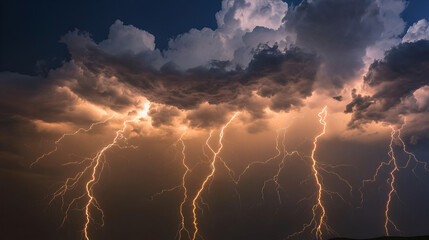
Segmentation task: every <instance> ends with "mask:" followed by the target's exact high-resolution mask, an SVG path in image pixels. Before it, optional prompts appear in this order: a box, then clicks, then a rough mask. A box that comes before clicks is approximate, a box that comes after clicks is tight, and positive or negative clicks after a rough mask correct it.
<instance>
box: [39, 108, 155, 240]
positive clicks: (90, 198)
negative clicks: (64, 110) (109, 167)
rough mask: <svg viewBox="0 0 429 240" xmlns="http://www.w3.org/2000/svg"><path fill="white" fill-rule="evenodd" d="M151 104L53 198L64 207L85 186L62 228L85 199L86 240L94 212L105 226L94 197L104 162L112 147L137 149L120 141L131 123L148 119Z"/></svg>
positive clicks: (73, 203)
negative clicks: (73, 210)
mask: <svg viewBox="0 0 429 240" xmlns="http://www.w3.org/2000/svg"><path fill="white" fill-rule="evenodd" d="M149 104H150V103H147V104H145V109H144V110H143V111H141V112H139V114H138V115H137V116H136V117H135V118H133V119H130V120H125V121H123V122H122V128H121V129H119V130H117V131H116V133H115V137H114V138H113V140H112V142H111V143H109V144H107V145H106V146H104V147H103V148H102V149H101V150H100V151H98V152H97V153H96V154H95V156H94V157H93V158H85V159H84V160H83V161H82V162H80V163H79V164H82V163H84V162H87V161H89V162H90V163H89V164H88V165H87V166H86V167H85V168H84V169H83V170H82V171H80V172H78V173H77V174H76V175H75V176H74V177H69V178H67V179H66V181H65V182H64V184H63V185H62V186H61V187H60V188H59V189H58V190H57V191H56V192H55V193H54V194H53V197H52V199H51V201H50V203H52V202H53V201H54V200H55V199H57V198H61V202H62V206H63V205H64V198H65V195H66V194H67V193H68V192H69V191H71V190H73V189H74V188H75V187H76V186H77V185H79V184H83V185H84V193H83V194H81V195H80V196H78V197H75V198H73V199H72V200H71V201H70V202H69V204H68V206H67V208H66V210H65V214H64V218H63V221H62V223H61V226H62V225H64V223H65V221H66V220H67V218H68V213H69V211H70V210H71V208H72V206H74V205H76V204H77V203H78V201H79V200H81V199H84V198H85V199H87V200H86V203H85V204H84V208H83V211H84V213H85V224H84V226H83V229H82V232H83V235H84V238H85V240H90V236H89V233H88V230H89V226H90V224H91V222H93V221H94V219H95V218H94V216H93V210H96V211H98V213H99V214H100V215H101V221H102V223H101V226H103V225H104V212H103V210H102V209H101V207H100V205H99V203H98V201H97V199H96V198H95V196H94V186H95V185H96V184H97V183H98V181H99V180H100V175H101V173H102V171H103V168H104V164H105V162H104V161H105V160H104V158H105V154H106V152H107V151H108V150H109V149H111V148H112V147H119V148H121V149H123V148H129V147H131V148H136V147H135V146H125V147H123V146H120V145H119V141H120V140H126V138H125V136H124V133H125V130H126V128H127V127H128V125H129V123H131V122H138V121H139V120H140V119H141V118H142V117H147V113H148V110H149V106H150V105H149ZM112 118H113V116H112V117H110V118H108V119H106V120H105V121H103V122H97V123H94V124H92V125H91V126H90V127H89V128H88V129H83V128H81V129H79V130H77V131H76V132H75V133H73V134H64V135H62V136H61V137H60V138H59V139H58V140H57V141H56V142H55V144H56V145H57V144H58V143H59V142H60V141H61V140H62V139H63V138H64V137H65V136H69V135H76V134H78V133H80V132H83V131H84V132H88V131H90V130H91V129H92V128H93V127H94V126H96V125H98V124H102V123H105V122H107V121H108V120H110V119H112ZM56 149H57V147H56ZM56 149H55V150H53V151H51V152H49V153H46V154H44V155H42V156H41V157H39V158H38V159H37V160H36V162H35V163H37V161H39V160H40V159H42V158H44V157H46V156H49V155H50V154H52V153H53V152H55V151H56ZM35 163H34V164H35ZM34 164H33V165H34ZM86 175H89V179H88V180H87V181H86V182H85V181H84V180H83V178H84V176H86Z"/></svg>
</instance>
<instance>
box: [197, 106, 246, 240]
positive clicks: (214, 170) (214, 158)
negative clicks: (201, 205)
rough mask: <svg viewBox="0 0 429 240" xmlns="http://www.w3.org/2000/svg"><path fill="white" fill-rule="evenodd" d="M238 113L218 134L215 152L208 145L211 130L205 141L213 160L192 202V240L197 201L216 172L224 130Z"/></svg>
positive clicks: (233, 117) (234, 116)
mask: <svg viewBox="0 0 429 240" xmlns="http://www.w3.org/2000/svg"><path fill="white" fill-rule="evenodd" d="M239 113H240V112H236V113H234V115H233V116H232V117H231V119H229V121H228V122H227V123H226V124H225V125H224V126H223V127H222V128H221V130H220V133H219V142H218V149H217V151H215V150H214V149H213V148H212V147H211V146H210V144H209V140H210V138H211V136H212V134H213V130H212V131H210V136H209V138H207V140H206V145H207V147H208V148H209V149H210V150H211V151H212V153H213V158H212V159H211V163H210V169H211V171H210V173H209V174H208V175H207V176H206V178H205V179H204V181H203V183H202V185H201V187H200V189H199V190H198V192H197V194H196V195H195V197H194V199H193V200H192V206H193V209H192V214H193V224H194V234H193V237H192V240H195V239H196V238H197V235H198V231H199V229H198V218H197V208H198V203H197V201H198V199H200V197H201V194H202V192H203V191H204V189H205V187H206V185H207V183H208V182H209V181H210V179H211V178H212V177H213V176H214V174H215V172H216V160H217V159H218V155H219V153H220V152H221V151H222V148H223V143H222V140H223V136H224V131H225V129H226V128H227V127H228V126H229V125H230V124H231V122H232V121H233V120H234V119H235V118H236V117H237V115H238V114H239Z"/></svg>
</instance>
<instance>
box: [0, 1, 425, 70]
mask: <svg viewBox="0 0 429 240" xmlns="http://www.w3.org/2000/svg"><path fill="white" fill-rule="evenodd" d="M221 2H222V1H221V0H174V1H136V0H121V1H118V0H104V1H100V0H94V1H84V0H75V1H64V0H43V1H32V0H3V1H1V3H0V4H1V8H0V11H1V12H0V71H12V72H20V73H25V74H38V73H43V72H45V71H46V70H47V69H49V68H51V67H55V66H58V65H60V64H61V61H62V60H63V59H65V58H67V56H68V53H67V50H66V48H65V45H64V44H61V43H59V42H58V41H59V39H60V37H61V36H62V35H64V34H65V33H67V32H68V31H71V30H74V29H75V28H77V29H80V30H84V31H87V32H89V33H91V34H92V37H93V38H94V39H95V40H96V41H101V40H103V39H105V38H106V37H107V34H108V31H109V26H110V25H111V24H112V23H113V22H114V21H115V20H116V19H120V20H122V21H123V22H124V23H125V24H132V25H134V26H136V27H138V28H140V29H144V30H146V31H148V32H150V33H152V34H153V35H155V38H156V45H157V47H158V48H161V49H165V48H166V47H167V43H168V40H169V39H170V38H172V37H174V36H176V35H177V34H180V33H184V32H186V31H188V30H189V29H190V28H198V29H199V28H202V27H210V28H215V27H216V19H215V13H216V12H217V11H219V10H220V8H221ZM286 2H288V3H291V2H294V3H295V4H297V3H299V2H300V0H289V1H286ZM428 13H429V1H426V0H410V1H409V6H408V7H407V9H406V10H405V12H404V13H403V17H404V19H405V20H406V22H407V24H408V25H410V24H412V23H414V22H415V21H417V20H419V19H422V18H427V17H428V15H429V14H428ZM38 62H39V64H37V63H38Z"/></svg>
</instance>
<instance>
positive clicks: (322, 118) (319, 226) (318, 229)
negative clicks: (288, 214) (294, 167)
mask: <svg viewBox="0 0 429 240" xmlns="http://www.w3.org/2000/svg"><path fill="white" fill-rule="evenodd" d="M326 108H327V106H325V107H324V108H323V109H322V111H320V112H319V113H318V114H317V116H318V117H319V123H320V124H321V125H322V126H323V129H322V132H321V133H320V134H319V135H317V136H316V137H315V138H314V141H313V150H312V151H311V156H310V158H311V160H312V165H311V168H312V171H313V176H314V180H315V181H316V186H317V201H316V203H315V204H314V205H313V207H312V211H313V217H312V219H311V221H310V222H309V223H307V224H304V226H303V229H302V230H301V231H299V232H296V233H293V234H291V235H289V236H288V238H291V237H294V236H297V235H300V234H302V233H303V232H304V231H305V230H306V229H307V228H308V227H310V226H314V227H313V229H312V230H311V232H312V233H313V232H314V233H315V238H316V239H323V228H325V229H326V230H327V231H328V232H331V229H330V227H329V226H328V225H327V224H326V221H325V218H326V208H325V206H324V204H323V201H322V193H323V192H326V191H327V190H325V189H324V188H323V185H322V182H321V176H320V173H319V171H318V168H319V163H318V162H317V160H316V158H315V153H316V150H317V143H318V141H319V138H320V137H322V136H323V135H325V133H326V125H327V124H326V116H327V115H328V112H327V110H326ZM328 193H329V192H328ZM317 211H319V212H320V214H318V213H317ZM318 215H320V216H319V217H317V216H318Z"/></svg>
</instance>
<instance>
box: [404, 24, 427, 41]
mask: <svg viewBox="0 0 429 240" xmlns="http://www.w3.org/2000/svg"><path fill="white" fill-rule="evenodd" d="M422 39H429V23H428V21H426V19H421V20H419V21H418V22H416V23H414V24H413V25H412V26H411V27H410V28H408V31H407V33H406V34H405V36H404V37H403V38H402V42H415V41H418V40H422Z"/></svg>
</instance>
